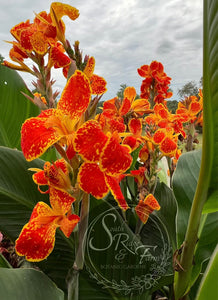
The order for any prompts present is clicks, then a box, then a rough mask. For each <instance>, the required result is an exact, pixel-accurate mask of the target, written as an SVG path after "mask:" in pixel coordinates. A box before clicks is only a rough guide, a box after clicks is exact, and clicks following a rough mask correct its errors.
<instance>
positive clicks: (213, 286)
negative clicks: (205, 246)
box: [196, 245, 218, 300]
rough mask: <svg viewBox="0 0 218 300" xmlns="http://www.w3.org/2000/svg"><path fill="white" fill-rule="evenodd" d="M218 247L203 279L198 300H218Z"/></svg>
mask: <svg viewBox="0 0 218 300" xmlns="http://www.w3.org/2000/svg"><path fill="white" fill-rule="evenodd" d="M217 276H218V245H217V247H216V248H215V250H214V253H213V255H212V257H211V259H210V262H209V264H208V266H207V269H206V271H205V273H204V276H203V278H202V281H201V284H200V287H199V290H198V293H197V296H196V300H204V299H218V285H217Z"/></svg>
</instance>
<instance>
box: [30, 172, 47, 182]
mask: <svg viewBox="0 0 218 300" xmlns="http://www.w3.org/2000/svg"><path fill="white" fill-rule="evenodd" d="M33 181H34V182H35V183H36V184H39V185H47V184H48V179H47V178H46V177H45V173H44V171H43V170H41V171H39V172H37V173H35V174H33Z"/></svg>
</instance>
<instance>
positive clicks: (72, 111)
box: [21, 71, 91, 161]
mask: <svg viewBox="0 0 218 300" xmlns="http://www.w3.org/2000/svg"><path fill="white" fill-rule="evenodd" d="M90 99H91V88H90V84H89V80H88V78H87V77H86V76H85V74H83V73H82V72H81V71H76V72H75V74H74V75H72V76H71V77H70V79H69V80H68V82H67V84H66V86H65V88H64V90H63V93H62V95H61V99H60V100H59V102H58V104H57V109H47V110H44V111H43V112H41V113H40V115H39V116H38V117H34V118H30V119H27V120H26V121H25V122H24V124H23V126H22V129H21V148H22V151H23V154H24V156H25V158H26V159H27V160H28V161H31V160H33V159H35V158H38V157H39V156H41V155H42V154H43V153H44V152H45V151H46V150H47V149H48V148H49V147H51V146H52V145H54V144H55V143H59V145H60V146H66V147H67V149H66V151H67V155H68V157H69V159H70V158H72V157H73V156H74V154H75V153H74V150H73V147H72V141H73V134H74V132H75V130H76V127H77V125H78V122H79V120H80V119H81V118H82V115H83V113H84V112H85V111H86V109H87V107H88V105H89V102H90Z"/></svg>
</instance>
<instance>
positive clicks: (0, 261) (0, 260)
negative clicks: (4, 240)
mask: <svg viewBox="0 0 218 300" xmlns="http://www.w3.org/2000/svg"><path fill="white" fill-rule="evenodd" d="M0 268H12V266H11V265H10V264H9V262H8V261H7V259H6V258H5V257H4V255H3V254H2V253H1V252H0Z"/></svg>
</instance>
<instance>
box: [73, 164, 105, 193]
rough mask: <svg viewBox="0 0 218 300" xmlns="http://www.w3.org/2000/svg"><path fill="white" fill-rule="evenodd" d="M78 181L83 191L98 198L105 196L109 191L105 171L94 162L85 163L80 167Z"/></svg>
mask: <svg viewBox="0 0 218 300" xmlns="http://www.w3.org/2000/svg"><path fill="white" fill-rule="evenodd" d="M78 182H79V186H80V188H81V189H82V190H83V191H85V192H86V193H88V194H92V195H93V196H94V197H95V198H97V199H101V198H103V197H104V196H106V195H107V193H108V192H109V189H108V186H107V184H106V182H105V176H104V173H102V171H101V170H100V168H99V166H98V165H97V164H94V163H83V165H82V166H81V167H80V169H79V174H78Z"/></svg>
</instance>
